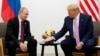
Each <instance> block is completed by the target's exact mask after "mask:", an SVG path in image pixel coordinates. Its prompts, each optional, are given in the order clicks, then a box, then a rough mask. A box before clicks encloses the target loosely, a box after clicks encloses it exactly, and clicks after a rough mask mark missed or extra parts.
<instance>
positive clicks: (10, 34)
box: [5, 7, 37, 56]
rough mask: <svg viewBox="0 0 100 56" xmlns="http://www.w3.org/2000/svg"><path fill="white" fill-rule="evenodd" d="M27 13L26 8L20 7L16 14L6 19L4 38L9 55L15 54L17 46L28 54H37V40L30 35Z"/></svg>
mask: <svg viewBox="0 0 100 56" xmlns="http://www.w3.org/2000/svg"><path fill="white" fill-rule="evenodd" d="M28 15H29V11H28V9H27V8H26V7H22V8H21V9H20V11H19V14H18V16H16V17H14V18H12V19H10V20H9V21H8V24H7V31H6V36H5V39H6V46H7V48H8V54H9V56H15V54H16V48H17V47H19V48H20V49H21V51H22V52H29V56H37V41H36V40H35V39H33V38H32V36H31V32H30V22H29V21H28V20H27V17H28Z"/></svg>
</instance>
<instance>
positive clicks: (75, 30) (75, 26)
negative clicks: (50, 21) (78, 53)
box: [73, 19, 80, 44]
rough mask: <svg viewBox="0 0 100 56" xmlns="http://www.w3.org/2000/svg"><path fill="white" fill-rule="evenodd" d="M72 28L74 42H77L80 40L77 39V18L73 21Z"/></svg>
mask: <svg viewBox="0 0 100 56" xmlns="http://www.w3.org/2000/svg"><path fill="white" fill-rule="evenodd" d="M73 30H74V38H75V40H76V44H78V43H79V42H80V39H79V27H78V23H77V19H75V20H74V21H73Z"/></svg>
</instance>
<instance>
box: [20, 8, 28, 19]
mask: <svg viewBox="0 0 100 56" xmlns="http://www.w3.org/2000/svg"><path fill="white" fill-rule="evenodd" d="M28 15H29V12H28V10H27V9H23V11H21V12H20V18H21V19H22V20H26V19H27V17H28Z"/></svg>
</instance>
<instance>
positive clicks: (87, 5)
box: [79, 0, 100, 22]
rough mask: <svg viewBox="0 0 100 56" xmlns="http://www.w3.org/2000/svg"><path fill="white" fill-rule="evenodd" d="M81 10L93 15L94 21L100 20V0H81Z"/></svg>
mask: <svg viewBox="0 0 100 56" xmlns="http://www.w3.org/2000/svg"><path fill="white" fill-rule="evenodd" d="M79 6H80V10H81V12H83V13H85V14H89V15H91V16H92V18H93V21H96V22H98V21H100V8H99V4H98V0H80V3H79Z"/></svg>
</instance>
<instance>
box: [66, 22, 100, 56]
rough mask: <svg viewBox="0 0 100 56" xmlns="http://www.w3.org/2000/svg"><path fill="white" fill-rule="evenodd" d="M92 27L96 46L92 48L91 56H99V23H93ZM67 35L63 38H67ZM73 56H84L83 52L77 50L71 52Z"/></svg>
mask: <svg viewBox="0 0 100 56" xmlns="http://www.w3.org/2000/svg"><path fill="white" fill-rule="evenodd" d="M93 26H94V37H96V44H97V45H96V46H94V48H93V51H94V52H93V55H94V56H100V54H99V53H100V22H93ZM67 37H68V35H66V36H65V38H67ZM72 52H73V54H74V55H75V56H77V55H79V56H82V54H83V56H84V53H83V50H80V51H77V50H73V51H72Z"/></svg>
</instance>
